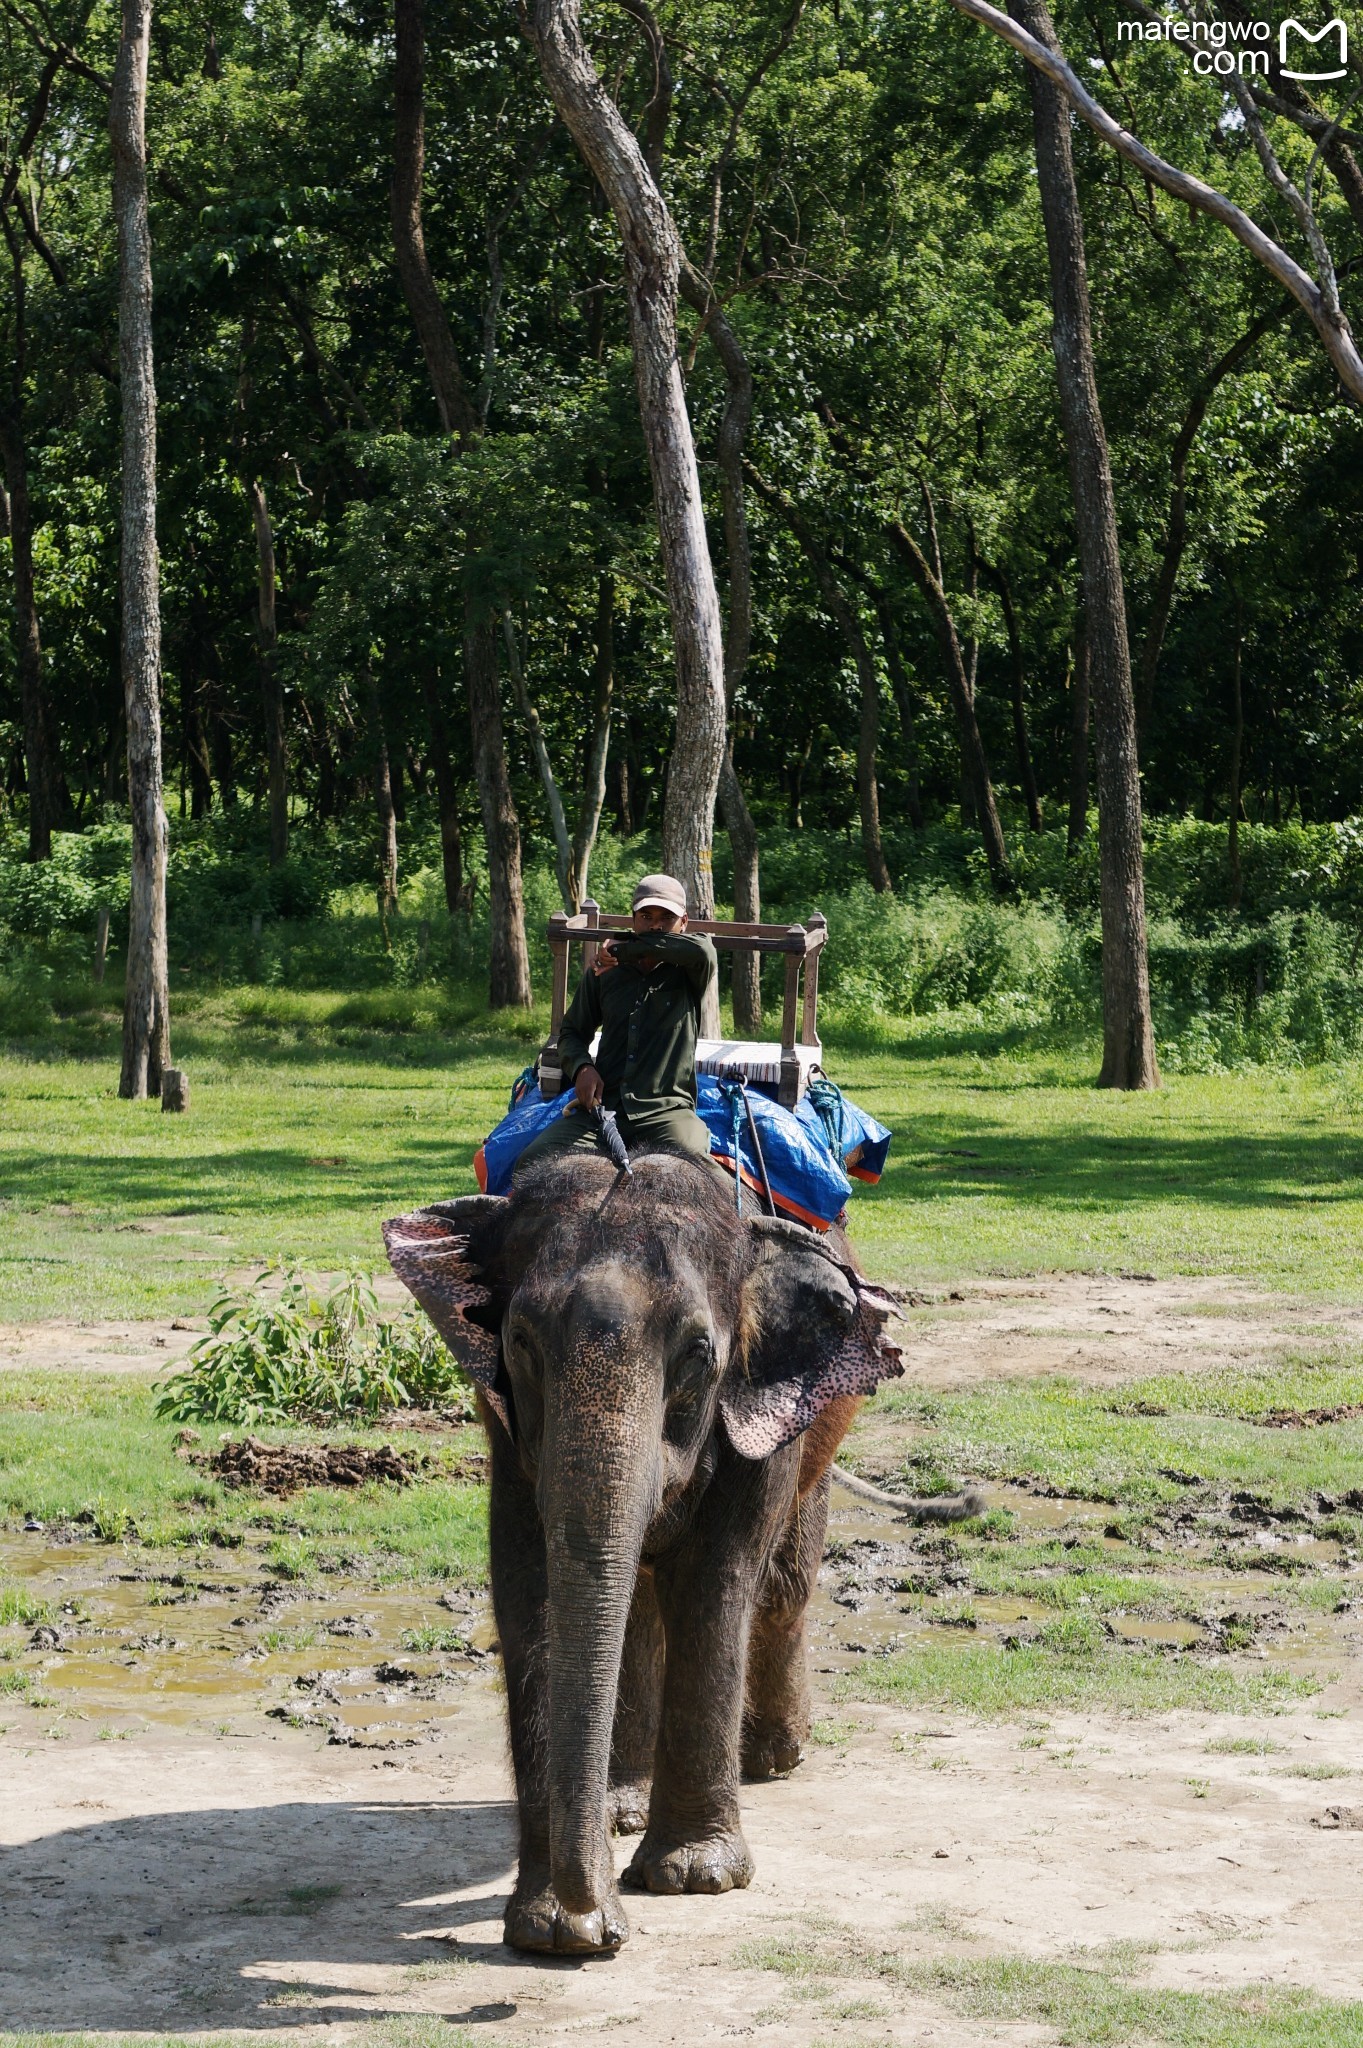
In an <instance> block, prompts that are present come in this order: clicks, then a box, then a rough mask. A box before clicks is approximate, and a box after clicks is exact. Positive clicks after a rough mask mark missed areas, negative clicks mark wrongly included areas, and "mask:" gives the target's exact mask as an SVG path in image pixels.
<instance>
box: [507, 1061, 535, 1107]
mask: <svg viewBox="0 0 1363 2048" xmlns="http://www.w3.org/2000/svg"><path fill="white" fill-rule="evenodd" d="M534 1085H535V1069H534V1068H533V1067H526V1068H525V1069H524V1071H523V1072H521V1073H520V1074H518V1075H517V1076H516V1079H515V1080H514V1081H513V1082H512V1084H511V1100H510V1102H508V1104H507V1105H506V1113H507V1115H508V1116H510V1114H511V1112H512V1110H513V1109H515V1108H516V1106H517V1104H518V1103H520V1102H521V1101H523V1100H524V1098H525V1097H526V1096H527V1095H528V1094H529V1093H530V1090H531V1089H532V1088H533V1087H534Z"/></svg>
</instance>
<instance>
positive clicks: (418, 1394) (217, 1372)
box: [156, 1265, 464, 1423]
mask: <svg viewBox="0 0 1363 2048" xmlns="http://www.w3.org/2000/svg"><path fill="white" fill-rule="evenodd" d="M276 1275H278V1276H279V1283H278V1285H277V1286H276V1284H275V1276H276ZM208 1325H209V1330H208V1335H207V1336H206V1337H201V1338H200V1339H199V1341H198V1343H197V1344H195V1345H194V1346H193V1347H192V1349H191V1350H190V1353H189V1357H188V1360H187V1362H186V1364H185V1366H184V1369H183V1370H182V1371H181V1372H178V1373H176V1374H175V1375H174V1376H173V1378H171V1379H169V1380H167V1381H165V1382H164V1384H163V1385H161V1386H160V1387H158V1390H157V1391H158V1394H159V1399H158V1402H157V1408H156V1412H157V1414H158V1415H160V1416H163V1417H165V1418H166V1419H168V1420H169V1421H171V1422H239V1423H240V1422H245V1423H260V1422H273V1423H287V1422H325V1421H328V1420H330V1419H332V1418H333V1417H336V1416H341V1415H379V1414H382V1413H383V1412H384V1411H385V1410H386V1409H390V1408H408V1407H431V1406H447V1405H449V1404H450V1403H452V1402H455V1401H460V1402H461V1403H462V1400H463V1396H464V1382H463V1380H462V1379H461V1377H460V1374H459V1369H458V1367H457V1366H456V1364H455V1362H454V1360H453V1358H452V1357H451V1356H450V1354H449V1352H448V1351H447V1350H446V1349H445V1346H444V1345H443V1344H442V1343H441V1342H440V1339H439V1338H438V1337H437V1336H436V1334H435V1331H434V1330H433V1329H432V1328H431V1325H430V1323H429V1322H428V1321H427V1320H426V1318H425V1317H424V1316H423V1315H421V1314H419V1313H418V1312H417V1311H416V1310H414V1309H413V1310H408V1311H406V1312H405V1313H404V1314H402V1315H398V1316H393V1317H390V1318H386V1319H385V1318H384V1317H382V1316H380V1314H379V1308H378V1300H377V1297H376V1296H375V1293H374V1289H373V1286H372V1284H371V1282H370V1280H369V1278H368V1276H367V1275H366V1274H364V1273H362V1272H359V1271H352V1272H349V1273H346V1274H344V1275H343V1276H342V1278H341V1279H340V1280H338V1281H337V1282H336V1284H335V1285H334V1286H333V1287H332V1288H330V1289H329V1290H328V1291H327V1292H325V1293H324V1292H322V1291H321V1290H320V1289H319V1286H318V1284H317V1283H316V1282H315V1281H311V1280H308V1279H305V1278H304V1277H303V1276H302V1275H301V1274H300V1273H299V1272H298V1270H297V1268H296V1267H293V1266H289V1265H284V1266H269V1267H267V1268H266V1270H265V1271H264V1272H263V1273H262V1274H261V1275H260V1277H259V1278H258V1279H257V1280H256V1282H255V1284H254V1285H253V1286H252V1287H250V1288H247V1289H245V1290H243V1291H241V1292H234V1291H230V1290H229V1291H226V1292H224V1293H222V1294H220V1295H219V1296H218V1299H217V1300H216V1301H215V1302H214V1304H213V1306H212V1308H211V1309H210V1311H209V1316H208Z"/></svg>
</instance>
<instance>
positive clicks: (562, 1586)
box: [542, 1326, 662, 1913]
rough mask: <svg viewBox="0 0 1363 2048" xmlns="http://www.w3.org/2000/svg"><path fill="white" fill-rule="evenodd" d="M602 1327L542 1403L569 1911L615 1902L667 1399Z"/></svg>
mask: <svg viewBox="0 0 1363 2048" xmlns="http://www.w3.org/2000/svg"><path fill="white" fill-rule="evenodd" d="M647 1379H648V1376H647V1375H645V1374H644V1373H642V1372H640V1370H639V1368H638V1364H637V1362H636V1363H635V1366H634V1369H633V1371H630V1370H629V1367H628V1361H627V1360H626V1359H625V1358H624V1356H623V1355H622V1347H621V1346H620V1345H619V1343H618V1340H617V1339H616V1337H615V1333H614V1332H611V1331H603V1330H602V1329H601V1328H600V1327H599V1326H598V1327H597V1328H596V1329H594V1330H593V1331H592V1332H591V1333H590V1339H589V1340H588V1341H579V1342H578V1343H577V1344H575V1345H574V1346H573V1349H572V1354H571V1356H570V1358H569V1359H568V1360H567V1361H565V1368H564V1370H563V1371H562V1372H561V1373H559V1374H557V1375H555V1380H554V1385H553V1387H552V1390H551V1392H550V1394H549V1398H548V1400H547V1402H546V1413H545V1439H544V1452H545V1455H544V1464H543V1478H542V1505H543V1514H544V1527H545V1541H546V1552H547V1556H546V1562H547V1566H548V1582H549V1588H548V1589H549V1728H550V1738H549V1860H550V1870H551V1873H552V1880H553V1886H554V1890H555V1892H556V1893H557V1895H558V1898H559V1900H560V1902H561V1903H562V1904H563V1905H564V1906H565V1907H566V1908H567V1909H568V1911H569V1912H570V1913H591V1912H594V1911H595V1910H596V1909H597V1908H598V1907H599V1906H601V1905H603V1904H604V1903H605V1902H606V1901H607V1900H608V1899H609V1898H610V1897H611V1896H612V1895H613V1893H614V1889H615V1870H614V1861H613V1858H612V1855H611V1845H610V1834H609V1829H608V1825H607V1817H606V1795H607V1783H608V1775H609V1770H610V1754H611V1730H612V1727H613V1724H614V1719H615V1696H616V1689H617V1686H618V1684H619V1678H620V1661H621V1657H622V1654H623V1651H624V1642H625V1627H626V1623H627V1622H628V1619H629V1610H630V1602H631V1600H632V1598H633V1595H634V1586H635V1580H636V1578H637V1576H638V1569H639V1553H640V1550H641V1549H642V1546H643V1539H644V1532H645V1530H646V1529H647V1527H648V1524H649V1521H650V1520H651V1518H652V1516H653V1514H654V1512H655V1511H656V1507H657V1502H658V1497H659V1490H660V1459H659V1444H660V1441H661V1419H662V1418H661V1394H660V1391H659V1390H658V1389H657V1388H655V1387H653V1386H652V1385H649V1384H646V1383H645V1384H641V1382H646V1381H647Z"/></svg>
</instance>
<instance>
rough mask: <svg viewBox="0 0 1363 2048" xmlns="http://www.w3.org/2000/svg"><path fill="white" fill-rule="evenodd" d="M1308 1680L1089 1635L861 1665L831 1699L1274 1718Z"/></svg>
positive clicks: (988, 1709) (1312, 1687)
mask: <svg viewBox="0 0 1363 2048" xmlns="http://www.w3.org/2000/svg"><path fill="white" fill-rule="evenodd" d="M1322 1683H1323V1681H1322V1680H1321V1679H1319V1678H1317V1677H1314V1676H1311V1675H1303V1674H1299V1673H1295V1672H1288V1671H1283V1670H1280V1669H1277V1668H1275V1667H1274V1666H1271V1665H1268V1666H1265V1665H1262V1664H1256V1665H1254V1666H1252V1667H1250V1668H1242V1667H1241V1666H1240V1665H1238V1664H1233V1663H1231V1662H1230V1661H1229V1660H1228V1659H1227V1658H1224V1657H1219V1658H1216V1659H1215V1660H1212V1659H1210V1658H1206V1659H1204V1658H1201V1657H1189V1656H1176V1657H1171V1656H1164V1655H1161V1654H1160V1652H1158V1651H1156V1650H1144V1649H1139V1648H1125V1647H1119V1646H1117V1645H1114V1644H1109V1643H1106V1642H1103V1641H1102V1640H1101V1639H1099V1638H1097V1637H1096V1636H1094V1635H1089V1636H1087V1637H1086V1638H1085V1639H1084V1640H1083V1641H1080V1640H1079V1639H1078V1638H1077V1637H1076V1638H1075V1639H1074V1641H1073V1645H1072V1647H1067V1645H1066V1641H1065V1638H1064V1637H1063V1636H1062V1637H1053V1638H1052V1639H1051V1640H1050V1641H1047V1640H1046V1639H1045V1638H1044V1636H1043V1638H1042V1639H1040V1640H1038V1641H1036V1642H1022V1643H1019V1645H1018V1647H1017V1648H1016V1649H1011V1650H1010V1649H1006V1648H1004V1647H1003V1646H1002V1645H1001V1644H998V1645H996V1644H993V1643H976V1642H969V1641H967V1642H964V1643H962V1644H960V1645H959V1647H958V1646H955V1645H949V1646H943V1647H941V1648H939V1647H938V1646H937V1645H936V1644H930V1645H928V1646H927V1647H925V1648H922V1649H912V1650H904V1651H901V1652H899V1653H898V1654H896V1655H893V1656H889V1657H867V1658H864V1659H863V1660H862V1662H861V1663H860V1664H859V1665H858V1666H857V1667H856V1669H855V1670H853V1671H847V1672H842V1673H840V1674H839V1676H838V1677H837V1678H836V1679H835V1680H834V1682H833V1696H834V1698H835V1699H837V1700H839V1701H845V1700H880V1701H884V1702H886V1703H887V1704H889V1705H892V1706H896V1707H941V1708H949V1709H952V1710H954V1711H956V1712H960V1713H968V1714H978V1715H981V1716H984V1717H991V1716H1000V1717H1006V1716H1009V1715H1013V1714H1022V1713H1030V1712H1035V1711H1037V1710H1038V1709H1051V1708H1055V1709H1060V1708H1072V1709H1085V1710H1087V1711H1089V1712H1093V1713H1137V1714H1165V1713H1171V1712H1172V1711H1173V1710H1174V1709H1175V1708H1179V1707H1189V1708H1196V1709H1198V1710H1200V1711H1202V1712H1204V1713H1213V1714H1273V1713H1283V1712H1286V1711H1287V1709H1288V1708H1289V1707H1291V1706H1293V1705H1294V1704H1295V1703H1296V1702H1297V1701H1298V1700H1302V1699H1306V1698H1309V1696H1310V1695H1311V1694H1312V1693H1315V1692H1319V1691H1320V1689H1321V1685H1322Z"/></svg>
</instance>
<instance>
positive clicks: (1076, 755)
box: [1065, 607, 1089, 853]
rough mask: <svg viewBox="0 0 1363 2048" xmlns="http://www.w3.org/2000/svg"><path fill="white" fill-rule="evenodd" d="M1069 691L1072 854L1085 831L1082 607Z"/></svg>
mask: <svg viewBox="0 0 1363 2048" xmlns="http://www.w3.org/2000/svg"><path fill="white" fill-rule="evenodd" d="M1070 688H1071V690H1072V692H1073V702H1072V705H1071V709H1070V816H1069V830H1068V832H1067V834H1066V840H1065V850H1066V852H1067V853H1073V852H1074V849H1075V847H1076V846H1078V844H1079V842H1080V840H1081V839H1082V838H1083V837H1084V834H1085V833H1086V832H1087V831H1088V828H1089V636H1088V626H1087V623H1086V621H1085V618H1084V613H1083V610H1082V607H1081V609H1080V612H1079V617H1078V619H1077V620H1076V621H1075V628H1074V673H1073V676H1072V678H1071V682H1070Z"/></svg>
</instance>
